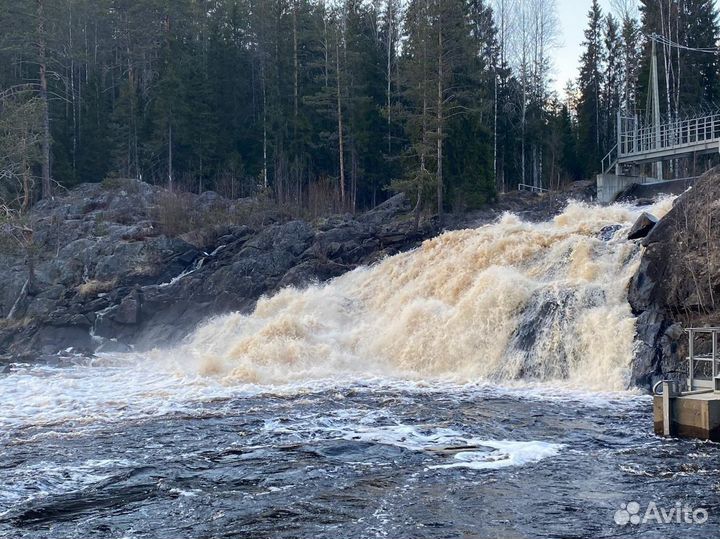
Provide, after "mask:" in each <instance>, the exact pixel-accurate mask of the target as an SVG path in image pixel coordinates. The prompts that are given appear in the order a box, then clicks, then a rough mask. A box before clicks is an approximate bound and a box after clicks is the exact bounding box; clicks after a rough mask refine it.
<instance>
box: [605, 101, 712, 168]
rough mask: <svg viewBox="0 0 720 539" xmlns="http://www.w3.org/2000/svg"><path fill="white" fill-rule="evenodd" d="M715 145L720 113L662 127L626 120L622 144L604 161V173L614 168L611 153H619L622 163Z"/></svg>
mask: <svg viewBox="0 0 720 539" xmlns="http://www.w3.org/2000/svg"><path fill="white" fill-rule="evenodd" d="M713 142H720V113H714V114H709V115H706V116H698V117H696V118H687V119H684V120H673V121H668V122H665V123H663V124H660V125H659V126H658V125H647V124H645V125H640V124H639V122H638V121H637V119H632V118H623V121H621V122H620V128H619V131H618V143H617V145H616V147H615V148H613V149H612V150H610V152H608V155H606V156H605V158H603V161H602V169H603V173H606V172H607V171H608V170H609V168H611V166H612V157H611V153H612V152H614V151H617V159H619V158H625V157H633V156H638V155H643V154H647V153H651V152H657V151H662V150H667V149H672V148H682V147H684V146H692V145H694V144H703V143H705V144H710V143H713ZM606 160H607V161H608V166H607V167H606V165H605V161H606Z"/></svg>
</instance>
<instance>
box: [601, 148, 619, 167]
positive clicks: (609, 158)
mask: <svg viewBox="0 0 720 539" xmlns="http://www.w3.org/2000/svg"><path fill="white" fill-rule="evenodd" d="M613 154H615V156H614V157H613ZM617 158H618V145H617V144H616V145H615V146H613V147H612V148H611V149H610V151H609V152H608V153H607V155H606V156H605V157H603V158H602V161H600V170H602V173H603V174H607V173H608V172H610V170H612V168H613V167H614V166H615V163H616V162H617ZM606 160H607V166H605V161H606Z"/></svg>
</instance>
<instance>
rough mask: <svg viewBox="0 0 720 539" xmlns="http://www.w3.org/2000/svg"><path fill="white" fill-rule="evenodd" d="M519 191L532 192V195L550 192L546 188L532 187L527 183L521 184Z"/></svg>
mask: <svg viewBox="0 0 720 539" xmlns="http://www.w3.org/2000/svg"><path fill="white" fill-rule="evenodd" d="M518 191H530V192H532V193H547V192H549V191H550V190H549V189H545V188H544V187H538V186H536V185H530V184H527V183H519V184H518Z"/></svg>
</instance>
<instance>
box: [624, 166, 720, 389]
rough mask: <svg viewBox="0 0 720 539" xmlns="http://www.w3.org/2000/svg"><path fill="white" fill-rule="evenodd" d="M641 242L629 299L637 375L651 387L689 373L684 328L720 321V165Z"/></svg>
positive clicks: (637, 381)
mask: <svg viewBox="0 0 720 539" xmlns="http://www.w3.org/2000/svg"><path fill="white" fill-rule="evenodd" d="M638 224H639V223H636V225H638ZM647 226H649V223H647V224H646V226H643V227H639V228H647ZM633 228H635V227H633ZM642 245H643V246H645V251H644V253H643V257H642V260H641V262H640V266H639V268H638V271H637V273H636V274H635V276H634V277H633V279H632V280H631V282H630V286H629V289H628V301H629V302H630V305H631V307H632V308H633V311H634V312H635V314H636V315H638V321H637V338H638V349H637V353H636V357H635V361H634V364H633V379H634V381H635V382H636V383H637V384H638V385H640V386H644V387H651V386H652V384H653V383H654V382H655V381H658V380H660V379H663V378H670V379H676V380H681V379H684V378H685V377H686V376H687V365H686V362H685V360H684V357H685V355H686V348H687V342H686V341H687V337H686V335H685V333H684V332H683V331H682V327H690V326H704V325H718V324H719V323H720V312H718V307H720V303H719V302H720V170H719V169H717V168H716V169H713V170H711V171H709V172H708V173H706V174H705V175H704V176H703V177H702V178H700V179H699V180H698V181H697V182H696V183H695V185H694V186H693V188H692V189H690V190H689V191H687V192H686V193H685V194H683V195H681V196H680V197H679V198H678V199H677V200H676V202H675V205H674V207H673V208H672V210H671V211H670V212H669V213H668V214H667V215H666V216H665V217H663V218H662V219H661V220H659V221H658V222H657V224H655V225H653V226H651V227H650V230H649V232H648V233H647V235H646V236H645V237H644V239H643V240H642Z"/></svg>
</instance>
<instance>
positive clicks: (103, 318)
mask: <svg viewBox="0 0 720 539" xmlns="http://www.w3.org/2000/svg"><path fill="white" fill-rule="evenodd" d="M0 226H2V225H0ZM10 226H12V225H5V227H6V229H7V230H6V231H5V233H4V234H3V242H2V244H0V253H1V255H2V256H0V278H2V280H3V286H2V287H0V355H5V356H6V357H8V356H12V357H13V358H14V359H15V360H17V359H18V358H27V359H37V358H38V356H43V355H50V354H55V353H57V352H59V351H63V350H68V349H70V348H72V351H73V352H78V353H84V354H85V353H92V352H95V351H97V350H98V349H100V350H113V349H114V350H128V349H130V347H131V346H132V347H137V348H138V349H142V348H148V347H153V346H162V345H164V344H168V343H171V342H174V341H177V340H179V339H181V338H182V337H183V336H185V335H186V334H187V333H188V332H190V331H191V330H192V329H193V327H195V326H196V325H197V324H198V323H199V322H200V321H202V320H203V319H205V318H207V317H209V316H212V315H215V314H219V313H222V312H227V311H234V310H239V311H248V310H250V309H252V308H253V306H254V304H255V302H256V300H257V299H258V298H259V297H260V296H261V295H263V294H268V293H271V292H272V291H274V290H277V289H278V288H280V287H283V286H287V285H296V286H302V285H306V284H308V283H310V282H314V281H323V280H326V279H329V278H332V277H335V276H337V275H340V274H342V273H344V272H346V271H348V270H350V269H353V268H355V267H357V266H358V265H362V264H369V263H372V262H374V261H376V260H378V259H380V258H382V257H384V256H386V255H391V254H394V253H396V252H398V251H400V250H403V249H408V248H411V247H414V246H416V245H417V244H418V243H419V242H420V241H422V240H423V239H424V238H426V237H428V236H431V235H433V234H436V233H437V232H438V230H437V227H436V226H435V224H434V222H433V221H432V220H426V221H424V222H422V223H421V224H420V226H419V227H418V228H417V229H416V228H415V227H414V220H413V218H412V216H411V214H410V204H409V203H408V201H407V199H406V198H405V197H404V196H402V195H398V196H396V197H393V198H391V199H389V200H388V201H387V202H385V203H384V204H381V205H380V206H378V207H377V208H375V209H374V210H373V211H370V212H367V213H364V214H361V215H358V216H352V215H349V214H348V215H339V216H335V217H331V218H325V219H317V220H314V221H312V222H308V221H304V220H297V219H292V218H291V217H289V216H288V215H285V214H283V212H281V211H279V210H278V209H276V208H273V207H271V206H269V205H263V204H262V203H260V202H259V201H257V200H250V199H246V200H240V201H232V202H231V201H229V200H226V199H223V198H222V197H220V196H218V195H217V194H215V193H212V192H206V193H203V194H202V195H199V196H197V195H189V194H183V195H172V194H170V193H167V192H166V191H164V190H163V189H160V188H157V187H152V186H150V185H148V184H145V183H142V182H137V181H133V180H128V181H122V182H114V183H112V184H109V185H108V183H107V182H106V183H105V184H86V185H82V186H80V187H78V188H76V189H74V190H72V191H71V192H69V193H68V194H66V195H64V196H60V197H57V198H56V199H55V200H51V201H44V202H41V203H40V204H38V205H37V206H36V207H35V208H34V209H33V210H32V212H31V213H30V214H29V216H28V217H27V218H26V220H25V221H24V222H23V224H22V227H20V228H21V229H23V230H25V236H29V237H31V240H29V241H26V242H23V241H22V238H21V236H22V234H13V233H12V232H13V231H12V230H10V229H9V227H10ZM20 228H18V227H16V230H20ZM18 238H20V239H18ZM28 253H30V254H31V255H32V256H31V258H32V266H33V271H32V272H30V271H29V268H28V256H27V255H28Z"/></svg>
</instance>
